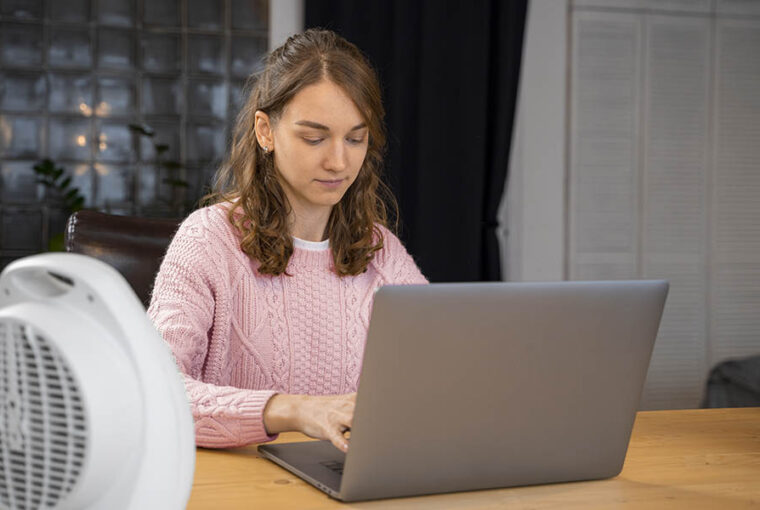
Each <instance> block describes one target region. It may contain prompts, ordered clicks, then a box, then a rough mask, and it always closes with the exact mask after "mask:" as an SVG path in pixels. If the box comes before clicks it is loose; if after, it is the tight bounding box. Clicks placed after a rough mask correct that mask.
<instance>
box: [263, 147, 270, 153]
mask: <svg viewBox="0 0 760 510" xmlns="http://www.w3.org/2000/svg"><path fill="white" fill-rule="evenodd" d="M262 148H263V149H264V153H267V152H269V146H268V145H265V146H264V147H262Z"/></svg>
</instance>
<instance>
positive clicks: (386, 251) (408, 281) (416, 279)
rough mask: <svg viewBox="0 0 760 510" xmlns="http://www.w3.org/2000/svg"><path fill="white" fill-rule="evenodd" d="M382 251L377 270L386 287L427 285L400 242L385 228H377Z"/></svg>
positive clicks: (426, 281)
mask: <svg viewBox="0 0 760 510" xmlns="http://www.w3.org/2000/svg"><path fill="white" fill-rule="evenodd" d="M379 229H380V232H381V233H382V236H383V249H382V250H381V251H380V256H379V258H378V261H377V262H378V264H377V267H378V270H379V271H380V273H381V274H382V275H383V279H384V280H385V283H386V284H388V285H415V284H417V285H419V284H426V283H428V280H427V278H425V276H424V275H423V274H422V272H421V271H420V269H419V267H417V264H416V263H415V262H414V259H413V258H412V256H411V255H409V252H407V251H406V248H404V245H403V244H402V243H401V240H400V239H399V238H398V237H396V236H395V235H394V234H393V232H391V231H390V230H388V229H387V228H385V227H379Z"/></svg>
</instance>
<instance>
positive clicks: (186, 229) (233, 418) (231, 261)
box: [148, 204, 427, 448]
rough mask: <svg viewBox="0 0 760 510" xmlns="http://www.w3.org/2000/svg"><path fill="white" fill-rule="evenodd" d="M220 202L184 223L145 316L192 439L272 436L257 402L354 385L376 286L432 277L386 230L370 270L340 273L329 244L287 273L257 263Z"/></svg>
mask: <svg viewBox="0 0 760 510" xmlns="http://www.w3.org/2000/svg"><path fill="white" fill-rule="evenodd" d="M226 207H227V206H225V205H222V204H217V205H214V206H211V207H206V208H203V209H200V210H198V211H195V212H194V213H192V214H191V215H190V216H188V218H187V219H186V220H185V221H184V222H183V223H182V225H180V227H179V230H178V231H177V233H176V234H175V236H174V239H173V240H172V242H171V244H170V245H169V249H168V250H167V252H166V256H165V257H164V260H163V262H162V263H161V268H160V270H159V272H158V275H157V277H156V282H155V285H154V288H153V295H152V299H151V304H150V307H149V309H148V314H149V316H150V318H151V320H152V321H153V323H154V324H155V325H156V328H157V329H158V330H159V332H160V333H161V335H162V336H163V338H164V340H165V341H166V342H167V343H168V344H169V347H170V348H171V350H172V352H173V353H174V356H175V358H176V360H177V364H178V365H179V368H180V370H181V371H182V373H183V377H184V379H185V387H186V389H187V394H188V397H189V400H190V404H191V408H192V412H193V417H194V418H195V437H196V443H197V444H198V445H199V446H205V447H212V448H227V447H233V446H241V445H245V444H251V443H262V442H266V441H270V440H272V439H274V436H270V435H268V434H267V433H266V429H265V428H264V422H263V411H264V408H265V407H266V404H267V402H268V401H269V399H270V398H271V397H272V396H273V395H275V394H276V393H286V394H310V395H329V394H342V393H350V392H354V391H356V388H357V384H358V379H359V372H360V370H361V362H362V355H363V352H364V344H365V341H366V338H367V328H368V326H369V317H370V313H371V309H372V298H373V295H374V291H375V290H376V289H378V288H379V287H381V286H383V285H387V284H421V283H427V280H426V279H425V277H424V276H423V275H422V273H420V270H419V269H418V268H417V265H416V264H415V263H414V260H413V259H412V258H411V257H410V256H409V254H408V253H407V252H406V250H405V249H404V247H403V245H402V244H401V242H400V241H399V240H398V238H397V237H396V236H394V235H393V233H391V232H390V231H389V230H387V229H385V228H382V227H381V230H382V232H383V238H384V248H383V249H382V250H381V251H380V252H378V253H376V254H375V258H374V260H373V261H372V262H371V264H370V265H369V267H368V269H367V271H366V272H365V273H362V274H360V275H358V276H346V277H342V278H341V277H338V276H337V275H336V274H335V273H334V272H333V271H332V270H331V267H332V257H331V253H330V249H329V247H328V248H322V249H318V248H317V249H315V247H314V246H313V245H312V246H310V247H309V248H310V249H305V248H304V247H303V246H301V245H300V244H296V246H295V248H294V252H293V255H292V256H291V259H290V261H289V264H288V268H287V273H288V274H290V275H291V276H285V275H281V276H268V275H260V274H258V273H257V272H256V267H257V266H258V263H257V262H256V261H252V260H251V259H250V258H249V257H248V256H247V255H246V254H245V253H243V252H242V251H241V250H240V238H239V236H238V235H237V233H236V231H235V229H234V228H233V227H232V225H230V223H229V221H228V219H227V209H226Z"/></svg>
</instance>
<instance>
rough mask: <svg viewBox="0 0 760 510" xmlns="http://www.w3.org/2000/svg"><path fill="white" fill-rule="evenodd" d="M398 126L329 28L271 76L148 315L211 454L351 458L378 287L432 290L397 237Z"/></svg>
mask: <svg viewBox="0 0 760 510" xmlns="http://www.w3.org/2000/svg"><path fill="white" fill-rule="evenodd" d="M383 117H384V111H383V107H382V103H381V99H380V88H379V85H378V82H377V78H376V76H375V73H374V72H373V70H372V68H371V66H370V65H369V63H368V62H367V60H366V59H365V58H364V57H363V55H362V54H361V52H360V51H359V50H358V49H357V48H356V47H355V46H354V45H352V44H351V43H349V42H347V41H345V40H344V39H342V38H341V37H339V36H338V35H336V34H334V33H333V32H330V31H325V30H307V31H306V32H305V33H303V34H299V35H296V36H293V37H291V38H290V39H288V41H287V42H286V43H285V44H284V45H283V46H281V47H280V48H278V49H276V50H274V51H273V52H272V53H271V54H270V55H269V56H268V58H267V60H266V66H265V68H264V70H263V71H262V72H261V73H260V74H259V75H258V76H257V77H256V79H255V82H254V84H253V87H252V89H251V92H250V95H249V97H248V100H247V102H246V104H245V106H244V107H243V109H242V111H241V113H240V115H239V117H238V121H237V126H236V129H235V136H234V139H233V144H232V148H231V152H230V155H229V157H228V159H227V161H225V163H224V164H223V165H222V167H221V168H220V171H219V174H218V176H217V183H216V192H215V194H213V195H212V202H213V205H211V206H208V207H205V208H203V209H200V210H198V211H196V212H194V213H193V214H191V215H190V216H189V217H188V218H187V219H186V220H185V221H184V222H183V223H182V225H181V226H180V228H179V230H178V231H177V233H176V235H175V237H174V239H173V240H172V243H171V245H170V246H169V249H168V251H167V253H166V256H165V258H164V260H163V262H162V264H161V269H160V270H159V273H158V275H157V277H156V282H155V286H154V289H153V296H152V301H151V305H150V308H149V310H148V313H149V315H150V317H151V319H152V320H153V322H154V323H155V325H156V327H157V328H158V330H159V331H160V332H161V334H162V336H163V338H164V339H165V340H166V342H167V343H168V345H169V346H170V348H171V350H172V351H173V353H174V356H175V358H176V360H177V363H178V365H179V367H180V369H181V371H182V373H183V376H184V379H185V385H186V389H187V393H188V397H189V400H190V404H191V407H192V411H193V416H194V418H195V427H196V442H197V444H198V445H199V446H206V447H217V448H224V447H232V446H240V445H244V444H250V443H260V442H265V441H269V440H272V439H274V436H275V435H276V434H277V433H279V432H284V431H300V432H303V433H305V434H307V435H309V436H312V437H315V438H320V439H329V440H330V441H332V443H333V444H334V445H335V446H336V447H338V448H340V449H341V450H343V451H346V450H347V448H348V443H347V440H346V438H345V435H344V434H345V432H346V431H347V430H349V429H350V427H351V420H352V417H353V410H354V398H355V393H354V392H355V391H356V388H357V383H358V377H359V371H360V368H361V360H362V353H363V349H364V342H365V340H366V335H367V327H368V323H369V317H370V311H371V307H372V297H373V294H374V291H375V290H376V289H377V288H378V287H380V286H382V285H386V284H415V283H426V280H425V278H424V277H423V276H422V274H421V273H420V271H419V269H418V268H417V266H416V265H415V263H414V261H413V260H412V258H411V257H410V256H409V254H408V253H407V252H406V250H405V249H404V247H403V246H402V245H401V243H400V241H399V240H398V238H397V237H396V236H395V235H393V234H392V233H391V232H390V231H389V230H388V228H387V227H386V222H387V214H386V205H385V202H384V200H383V199H382V198H381V192H383V190H385V189H386V188H384V187H383V185H382V183H381V182H380V180H379V171H380V167H381V162H382V151H383V147H384V143H385V135H384V127H383ZM390 202H391V203H393V204H395V202H393V200H392V197H391V200H390Z"/></svg>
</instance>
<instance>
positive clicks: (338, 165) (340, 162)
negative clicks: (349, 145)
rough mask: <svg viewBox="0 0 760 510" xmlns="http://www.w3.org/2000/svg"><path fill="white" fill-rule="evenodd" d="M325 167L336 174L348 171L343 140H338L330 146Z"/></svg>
mask: <svg viewBox="0 0 760 510" xmlns="http://www.w3.org/2000/svg"><path fill="white" fill-rule="evenodd" d="M325 166H326V167H327V168H328V169H329V170H333V171H335V172H342V171H343V170H345V169H346V166H347V162H346V148H345V147H344V146H343V141H342V140H336V141H335V142H333V143H331V144H330V149H329V153H328V154H327V161H326V165H325Z"/></svg>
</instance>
